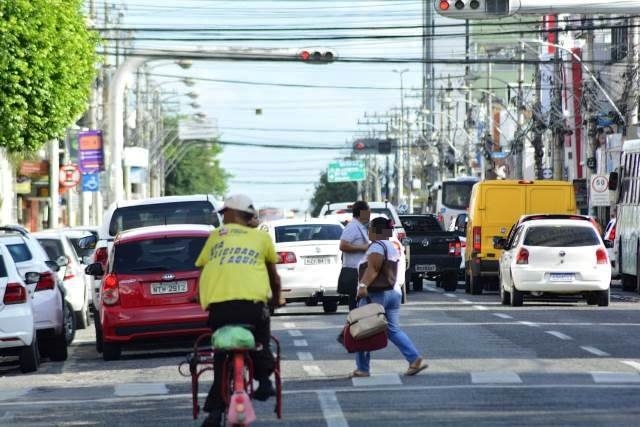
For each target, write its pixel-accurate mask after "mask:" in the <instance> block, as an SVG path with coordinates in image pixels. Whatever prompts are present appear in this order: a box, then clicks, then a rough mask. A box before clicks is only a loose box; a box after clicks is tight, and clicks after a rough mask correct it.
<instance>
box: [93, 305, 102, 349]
mask: <svg viewBox="0 0 640 427" xmlns="http://www.w3.org/2000/svg"><path fill="white" fill-rule="evenodd" d="M97 316H98V313H96V320H95V321H94V323H93V327H94V329H95V330H96V351H97V352H98V353H102V325H101V324H100V319H99V318H98V317H97Z"/></svg>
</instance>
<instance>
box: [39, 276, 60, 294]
mask: <svg viewBox="0 0 640 427" xmlns="http://www.w3.org/2000/svg"><path fill="white" fill-rule="evenodd" d="M55 286H56V280H55V278H54V276H53V272H51V271H44V272H42V273H40V280H38V284H37V285H36V292H38V291H46V290H48V289H53V288H54V287H55Z"/></svg>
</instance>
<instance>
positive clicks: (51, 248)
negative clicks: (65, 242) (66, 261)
mask: <svg viewBox="0 0 640 427" xmlns="http://www.w3.org/2000/svg"><path fill="white" fill-rule="evenodd" d="M38 242H40V246H42V247H43V248H44V251H45V252H46V253H47V256H48V257H49V259H58V257H60V256H62V255H65V253H64V249H63V247H62V242H61V241H60V240H58V239H44V238H38Z"/></svg>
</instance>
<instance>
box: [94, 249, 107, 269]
mask: <svg viewBox="0 0 640 427" xmlns="http://www.w3.org/2000/svg"><path fill="white" fill-rule="evenodd" d="M108 256H109V254H108V253H107V248H106V247H104V248H98V249H96V251H95V252H94V254H93V260H94V261H95V262H99V263H100V264H102V269H103V270H106V269H107V258H108Z"/></svg>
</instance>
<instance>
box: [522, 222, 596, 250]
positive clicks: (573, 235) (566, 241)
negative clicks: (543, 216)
mask: <svg viewBox="0 0 640 427" xmlns="http://www.w3.org/2000/svg"><path fill="white" fill-rule="evenodd" d="M599 243H600V242H599V241H598V235H597V234H596V232H595V230H593V229H591V228H589V227H571V226H567V225H541V226H533V227H530V228H529V229H528V230H527V234H526V235H525V238H524V245H526V246H547V247H554V248H555V247H575V246H595V245H598V244H599Z"/></svg>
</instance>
